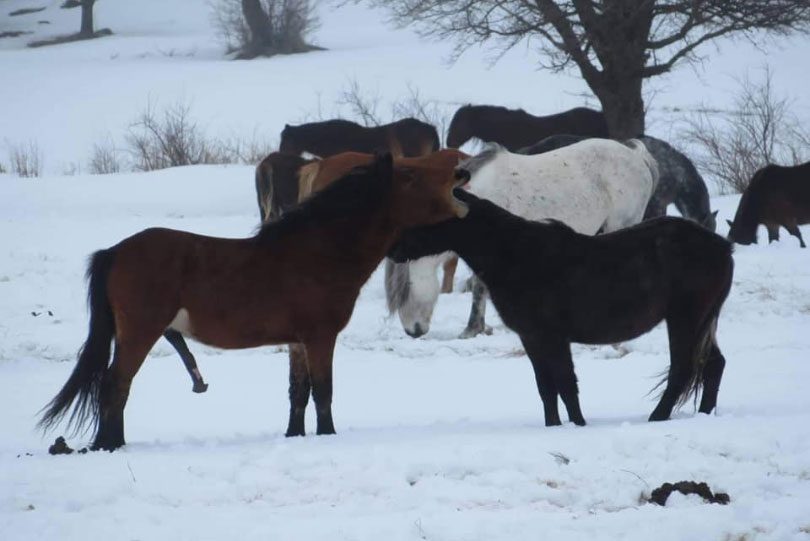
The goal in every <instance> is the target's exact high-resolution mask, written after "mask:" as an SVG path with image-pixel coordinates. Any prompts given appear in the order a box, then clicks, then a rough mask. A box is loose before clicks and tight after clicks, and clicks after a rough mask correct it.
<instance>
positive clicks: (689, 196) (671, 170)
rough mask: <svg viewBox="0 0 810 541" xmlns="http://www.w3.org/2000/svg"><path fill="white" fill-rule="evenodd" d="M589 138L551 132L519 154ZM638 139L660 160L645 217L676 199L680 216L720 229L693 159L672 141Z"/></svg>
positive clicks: (663, 212) (662, 210)
mask: <svg viewBox="0 0 810 541" xmlns="http://www.w3.org/2000/svg"><path fill="white" fill-rule="evenodd" d="M585 139H588V138H587V137H583V136H581V135H570V134H565V135H552V136H551V137H546V138H545V139H543V140H542V141H540V142H539V143H535V144H533V145H531V146H528V147H526V148H522V149H520V150H519V153H520V154H528V155H535V154H542V153H544V152H548V151H550V150H556V149H558V148H563V147H566V146H568V145H573V144H574V143H579V142H580V141H583V140H585ZM638 140H639V141H641V142H642V143H644V146H646V147H647V150H648V151H649V152H650V154H652V156H653V157H654V158H655V161H656V162H657V163H658V171H659V177H658V185H657V186H656V188H655V191H654V192H653V195H652V197H651V198H650V202H649V204H648V205H647V210H646V211H645V212H644V219H645V220H648V219H650V218H656V217H658V216H666V214H667V206H668V205H669V204H670V203H674V204H675V207H676V208H677V209H678V212H680V213H681V216H683V217H684V218H687V219H689V220H692V221H694V222H697V223H699V224H700V225H702V226H703V227H705V228H706V229H709V230H710V231H715V230H716V229H717V223H716V221H715V219H716V217H717V211H714V212H712V211H711V208H710V207H709V191H708V190H707V189H706V183H705V182H704V181H703V177H701V176H700V173H698V170H697V169H696V168H695V165H694V164H693V163H692V161H691V160H690V159H689V158H687V157H686V156H685V155H684V154H682V153H681V152H678V151H677V150H676V149H674V148H673V147H672V146H671V145H670V144H669V143H667V142H665V141H662V140H661V139H656V138H655V137H650V136H649V135H643V136H641V137H638Z"/></svg>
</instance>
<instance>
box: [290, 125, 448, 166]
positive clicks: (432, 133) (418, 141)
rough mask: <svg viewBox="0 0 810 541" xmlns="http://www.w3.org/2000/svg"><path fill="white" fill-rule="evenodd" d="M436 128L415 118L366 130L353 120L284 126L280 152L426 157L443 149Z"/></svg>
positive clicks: (366, 128) (320, 155) (320, 154)
mask: <svg viewBox="0 0 810 541" xmlns="http://www.w3.org/2000/svg"><path fill="white" fill-rule="evenodd" d="M439 143H440V142H439V133H438V132H437V131H436V128H434V127H433V126H431V125H430V124H427V123H425V122H422V121H421V120H417V119H415V118H404V119H402V120H398V121H396V122H392V123H390V124H383V125H382V126H372V127H366V126H361V125H360V124H357V123H356V122H351V121H349V120H341V119H335V120H326V121H323V122H310V123H309V124H301V125H300V126H290V125H289V124H287V125H285V126H284V130H283V131H282V132H281V144H280V145H279V152H287V153H290V154H301V153H302V152H309V153H310V154H314V155H315V156H318V157H320V158H326V157H328V156H333V155H335V154H339V153H341V152H350V151H353V152H368V153H373V152H377V151H382V150H386V151H388V152H390V153H391V154H393V155H394V157H414V156H423V155H425V154H430V153H431V152H435V151H437V150H439Z"/></svg>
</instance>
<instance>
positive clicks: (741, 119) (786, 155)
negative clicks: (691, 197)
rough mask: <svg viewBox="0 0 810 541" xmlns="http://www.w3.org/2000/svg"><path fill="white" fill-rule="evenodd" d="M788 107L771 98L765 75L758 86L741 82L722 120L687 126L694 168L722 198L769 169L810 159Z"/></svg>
mask: <svg viewBox="0 0 810 541" xmlns="http://www.w3.org/2000/svg"><path fill="white" fill-rule="evenodd" d="M791 105H792V104H791V101H790V100H789V99H787V98H784V97H780V96H778V95H777V94H776V93H775V90H774V88H773V84H772V76H771V72H770V70H769V69H767V68H766V69H765V73H764V76H763V79H762V81H761V82H759V83H757V82H754V81H752V80H751V79H750V78H748V77H746V78H745V79H743V80H741V81H740V90H739V94H738V95H737V96H736V97H735V99H734V107H733V109H732V110H731V111H730V112H727V113H725V114H724V115H723V116H722V118H721V119H718V118H716V115H712V113H711V112H709V111H706V110H704V111H700V112H698V113H695V114H694V115H693V117H692V118H691V119H689V120H688V127H687V129H686V132H685V136H686V138H687V140H688V141H689V142H690V143H692V144H693V145H694V146H696V147H697V148H698V149H699V153H698V155H697V156H696V158H697V159H696V163H697V166H698V167H699V168H700V169H702V170H703V171H704V172H705V173H706V174H707V175H708V176H710V177H713V178H714V179H715V182H716V183H717V185H718V187H719V189H720V191H721V193H738V192H742V191H744V190H745V188H746V187H747V186H748V183H749V182H750V181H751V177H752V176H753V175H754V173H755V172H756V171H757V169H760V168H761V167H764V166H765V165H767V164H769V163H777V164H780V165H796V164H799V163H802V162H803V161H806V160H807V157H808V153H810V132H808V131H806V130H805V129H803V127H802V126H801V124H800V122H799V121H798V119H797V118H796V117H795V115H793V114H792V113H791V110H790V107H791Z"/></svg>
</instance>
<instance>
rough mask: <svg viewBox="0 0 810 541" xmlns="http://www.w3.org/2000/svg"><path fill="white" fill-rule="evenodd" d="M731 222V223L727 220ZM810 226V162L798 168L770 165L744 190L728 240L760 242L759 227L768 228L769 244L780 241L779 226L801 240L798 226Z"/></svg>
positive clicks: (802, 243)
mask: <svg viewBox="0 0 810 541" xmlns="http://www.w3.org/2000/svg"><path fill="white" fill-rule="evenodd" d="M726 221H728V220H726ZM806 223H810V162H807V163H805V164H802V165H797V166H795V167H782V166H780V165H768V166H765V167H763V168H762V169H760V170H759V171H757V172H756V173H755V174H754V176H753V178H752V179H751V183H750V184H749V185H748V188H746V189H745V192H744V193H743V195H742V197H741V198H740V204H739V206H738V207H737V213H736V214H735V215H734V221H733V222H730V221H729V222H728V225H729V231H728V238H729V240H730V241H732V242H736V243H737V244H752V243H756V242H757V227H758V226H759V224H763V225H765V227H766V228H767V229H768V242H772V241H775V240H779V227H784V228H785V229H787V231H788V233H790V234H791V235H793V236H794V237H796V238H798V239H799V244H800V245H801V247H802V248H804V247H805V244H804V239H803V238H802V232H801V231H800V230H799V226H800V225H802V224H806Z"/></svg>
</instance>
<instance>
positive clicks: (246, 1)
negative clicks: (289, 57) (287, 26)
mask: <svg viewBox="0 0 810 541" xmlns="http://www.w3.org/2000/svg"><path fill="white" fill-rule="evenodd" d="M242 14H243V15H244V17H245V22H246V23H247V25H248V28H249V29H250V49H251V50H250V51H244V52H243V53H245V54H248V55H253V56H256V55H259V54H261V52H262V50H264V49H265V48H268V47H270V46H272V41H273V36H272V35H271V32H270V28H271V24H270V17H269V16H268V14H267V12H266V11H264V8H262V4H261V1H260V0H242Z"/></svg>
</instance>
